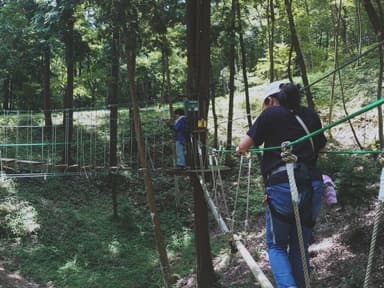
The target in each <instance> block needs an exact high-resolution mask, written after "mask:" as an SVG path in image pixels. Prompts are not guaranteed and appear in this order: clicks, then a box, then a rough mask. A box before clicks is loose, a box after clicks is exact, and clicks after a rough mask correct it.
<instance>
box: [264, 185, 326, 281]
mask: <svg viewBox="0 0 384 288" xmlns="http://www.w3.org/2000/svg"><path fill="white" fill-rule="evenodd" d="M312 188H313V189H311V188H310V187H301V188H300V189H301V190H300V194H299V195H300V204H299V206H300V209H301V212H303V213H301V214H302V217H303V216H304V217H310V218H312V219H309V220H312V221H313V222H314V221H316V218H317V217H318V215H319V212H320V208H321V195H322V191H323V182H322V181H317V180H316V181H312ZM267 195H268V200H269V201H270V205H272V207H273V208H274V210H275V211H277V212H278V213H279V214H280V215H284V216H287V217H289V218H293V217H294V213H293V206H292V202H291V192H290V188H289V184H288V183H282V184H277V185H271V186H267ZM307 220H308V219H307ZM302 222H303V221H302ZM302 234H303V240H304V247H305V253H306V260H307V267H308V268H309V255H308V247H309V242H310V239H311V235H312V227H308V226H306V225H302ZM266 242H267V249H268V256H269V262H270V265H271V270H272V273H273V277H274V279H275V282H276V285H277V287H278V288H293V287H297V288H304V287H305V281H304V272H303V267H302V264H301V255H300V247H299V242H298V236H297V230H296V224H295V223H289V221H284V219H281V218H280V217H276V216H275V215H274V214H273V213H272V212H271V210H270V209H269V207H267V209H266Z"/></svg>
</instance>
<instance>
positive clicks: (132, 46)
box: [125, 15, 171, 287]
mask: <svg viewBox="0 0 384 288" xmlns="http://www.w3.org/2000/svg"><path fill="white" fill-rule="evenodd" d="M129 20H135V21H131V22H128V24H127V31H126V32H125V45H126V54H127V72H128V85H129V94H130V96H131V103H132V112H133V122H134V126H135V132H136V139H137V144H138V145H137V146H138V147H137V148H138V150H139V157H140V162H141V167H142V171H143V174H144V175H143V176H144V186H145V191H146V196H147V202H148V207H149V209H150V211H151V216H152V225H153V230H154V234H155V240H156V246H157V251H158V253H159V258H160V266H161V272H162V275H163V280H164V285H165V287H169V286H170V279H171V277H170V269H169V262H168V257H167V252H166V250H165V245H164V242H163V237H162V234H161V228H160V219H159V215H158V212H157V208H156V203H155V198H154V195H153V185H152V176H151V171H150V170H149V168H148V163H147V159H146V157H145V143H144V139H143V133H142V128H141V121H140V112H139V105H138V100H137V93H136V81H135V73H136V72H135V70H136V41H137V39H136V33H137V27H136V26H133V25H135V24H132V23H137V15H135V16H133V17H132V18H131V19H129Z"/></svg>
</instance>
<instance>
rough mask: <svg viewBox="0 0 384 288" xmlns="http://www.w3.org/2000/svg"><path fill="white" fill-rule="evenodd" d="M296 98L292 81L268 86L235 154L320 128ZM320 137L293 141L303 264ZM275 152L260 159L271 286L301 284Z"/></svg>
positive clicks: (283, 175) (317, 201) (317, 187)
mask: <svg viewBox="0 0 384 288" xmlns="http://www.w3.org/2000/svg"><path fill="white" fill-rule="evenodd" d="M300 102H301V93H300V90H299V88H298V86H297V85H294V84H292V83H286V84H283V83H282V82H273V83H271V84H270V85H268V86H267V89H266V93H265V100H264V103H263V111H262V113H261V114H260V115H259V117H258V118H257V119H256V121H255V122H254V124H253V125H252V127H251V128H250V129H249V130H248V132H247V133H246V135H245V136H244V137H243V138H242V139H241V140H240V143H239V145H238V146H237V148H236V154H237V155H242V154H243V153H245V152H247V151H248V149H250V148H251V147H252V146H259V145H262V144H264V148H268V147H276V146H281V144H282V143H283V142H285V141H293V140H296V139H298V138H300V137H303V136H305V135H306V134H308V133H309V132H313V131H316V130H318V129H321V127H322V126H321V122H320V118H319V117H318V115H317V114H316V113H315V112H314V111H313V110H311V109H309V108H306V107H303V106H301V105H300ZM297 116H299V117H297ZM298 118H300V120H299V119H298ZM300 122H303V123H300ZM304 126H305V127H304ZM326 142H327V140H326V138H325V136H324V134H323V133H319V134H318V135H316V136H313V137H311V138H309V140H305V141H302V142H300V143H297V144H295V145H294V146H293V151H292V153H293V154H295V155H296V156H297V157H298V160H297V162H296V163H295V164H294V167H295V172H294V173H295V179H296V184H297V187H298V191H299V198H300V202H299V211H300V217H301V224H302V234H303V240H304V247H305V254H306V255H305V256H306V261H307V266H306V267H309V255H308V247H309V244H310V239H311V234H312V228H313V226H314V224H315V221H316V218H317V217H318V215H319V212H320V207H321V196H322V192H323V182H322V175H321V173H320V171H319V169H318V168H317V166H316V162H317V159H318V153H319V151H320V150H321V149H323V148H324V147H325V144H326ZM280 154H281V150H280V149H273V150H265V151H264V153H263V157H262V162H261V171H262V174H263V178H264V181H265V186H266V194H265V197H266V201H265V202H266V204H267V205H266V213H265V216H266V244H267V250H268V256H269V262H270V265H271V270H272V273H273V276H274V279H275V282H276V285H277V287H279V288H283V287H285V288H288V287H290V288H293V287H299V288H302V287H305V279H304V271H303V268H302V267H303V265H302V262H301V256H300V249H299V240H298V235H297V229H296V224H295V219H294V212H293V205H292V198H291V191H290V186H289V181H288V176H287V170H286V165H285V164H286V163H285V162H284V161H283V159H282V158H281V155H280Z"/></svg>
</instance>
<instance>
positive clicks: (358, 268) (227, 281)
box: [177, 204, 384, 288]
mask: <svg viewBox="0 0 384 288" xmlns="http://www.w3.org/2000/svg"><path fill="white" fill-rule="evenodd" d="M374 218H375V205H374V204H371V205H370V206H369V207H365V208H342V207H340V206H339V205H335V206H332V207H330V206H327V207H324V208H323V211H322V214H321V216H320V219H319V222H318V224H317V225H316V227H315V233H314V243H313V244H312V245H311V247H310V254H311V260H310V266H311V270H312V272H311V275H310V277H311V287H313V288H328V287H332V288H335V287H340V288H342V287H343V288H344V287H345V288H346V287H356V288H357V287H363V285H362V283H364V277H365V271H366V266H367V263H368V254H369V247H370V242H371V235H372V230H373V222H374ZM259 219H260V220H259V221H258V222H259V223H254V225H253V228H250V229H249V230H250V231H253V232H252V233H249V234H248V235H247V237H246V238H244V239H246V240H245V242H244V243H245V245H246V247H247V249H248V250H249V251H250V253H251V254H252V255H255V254H258V256H257V257H255V256H254V257H255V259H256V262H257V264H258V265H259V267H260V268H261V269H262V270H263V272H264V273H265V275H266V276H267V278H268V279H270V280H271V282H272V283H273V280H272V279H273V277H272V275H271V271H270V267H269V264H268V256H267V253H266V249H265V241H264V238H265V235H264V231H265V230H264V223H263V222H264V217H263V215H260V217H259ZM379 230H380V229H379ZM381 230H382V229H381ZM382 232H383V231H380V233H379V234H378V238H377V242H376V249H375V254H374V262H373V266H372V273H371V281H370V285H369V286H368V287H371V288H381V287H384V281H383V275H384V244H383V243H384V233H382ZM214 237H215V235H213V236H212V238H214ZM226 256H229V257H230V261H228V260H227V261H226V265H223V262H225V261H224V260H223V259H228V257H227V258H226V257H225V255H221V256H219V257H217V258H215V260H214V263H215V271H216V272H217V273H218V275H219V277H220V285H221V287H237V288H240V287H242V288H248V287H260V286H259V284H258V283H257V282H256V280H255V278H254V277H253V275H252V273H251V272H250V270H249V268H248V266H247V265H246V263H245V261H244V260H243V259H242V257H241V255H240V254H239V253H236V254H232V255H230V252H228V254H227V255H226ZM195 278H196V275H192V276H190V277H187V278H184V279H180V280H179V281H178V284H177V288H192V287H196V279H195Z"/></svg>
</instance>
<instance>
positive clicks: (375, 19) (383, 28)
mask: <svg viewBox="0 0 384 288" xmlns="http://www.w3.org/2000/svg"><path fill="white" fill-rule="evenodd" d="M362 1H363V4H364V7H365V10H366V11H367V14H368V17H369V20H370V22H371V24H372V27H373V30H374V31H375V33H376V36H377V40H378V41H379V42H381V43H382V42H383V41H384V23H383V21H382V17H380V15H383V11H382V10H381V9H382V8H381V5H378V9H377V10H378V11H376V10H375V8H374V7H373V5H372V3H371V1H370V0H362ZM380 19H381V20H380ZM378 54H379V60H380V67H379V79H378V81H377V99H380V98H381V97H382V89H383V88H382V87H383V73H384V55H383V44H382V45H380V46H379V49H378ZM377 110H378V111H377V113H378V118H379V125H378V132H379V141H380V147H381V149H382V148H383V147H384V135H383V134H384V133H383V130H384V128H383V110H382V107H381V106H378V107H377Z"/></svg>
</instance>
